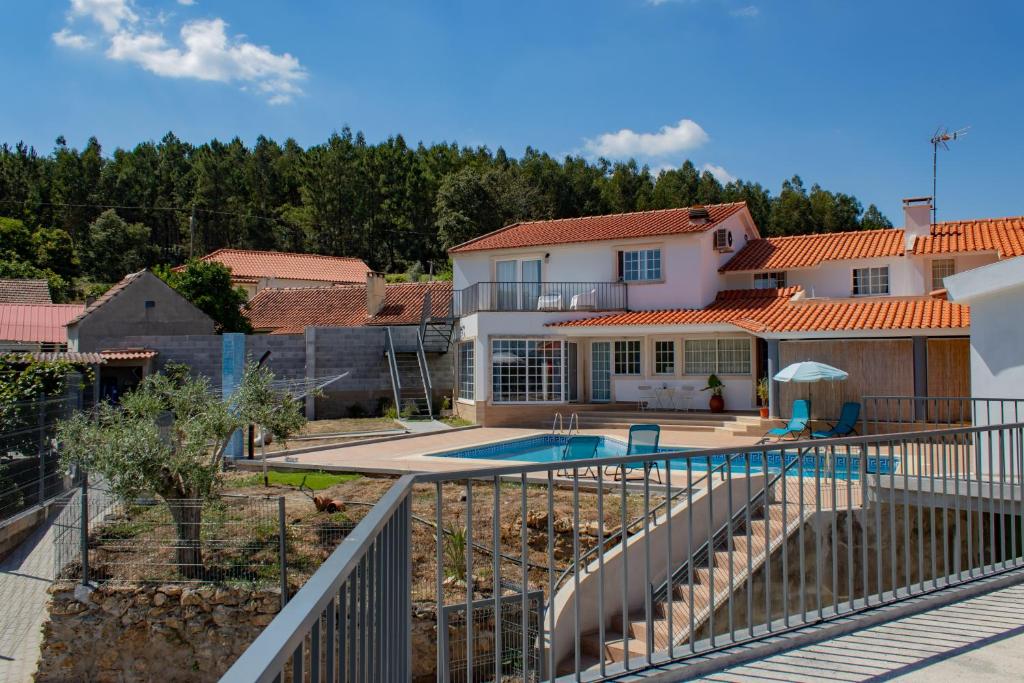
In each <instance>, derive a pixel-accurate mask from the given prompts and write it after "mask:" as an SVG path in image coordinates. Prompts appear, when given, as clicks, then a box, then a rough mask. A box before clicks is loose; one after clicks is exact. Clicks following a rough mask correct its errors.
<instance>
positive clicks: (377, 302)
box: [366, 270, 384, 317]
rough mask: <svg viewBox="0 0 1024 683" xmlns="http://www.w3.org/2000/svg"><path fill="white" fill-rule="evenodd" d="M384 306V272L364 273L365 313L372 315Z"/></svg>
mask: <svg viewBox="0 0 1024 683" xmlns="http://www.w3.org/2000/svg"><path fill="white" fill-rule="evenodd" d="M382 308H384V273H375V272H373V271H372V270H371V271H367V273H366V313H367V315H369V316H370V317H373V316H375V315H377V314H378V313H380V309H382Z"/></svg>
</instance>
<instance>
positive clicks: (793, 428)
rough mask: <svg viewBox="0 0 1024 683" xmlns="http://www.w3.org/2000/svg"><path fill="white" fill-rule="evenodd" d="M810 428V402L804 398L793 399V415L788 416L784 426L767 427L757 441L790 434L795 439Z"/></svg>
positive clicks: (765, 440)
mask: <svg viewBox="0 0 1024 683" xmlns="http://www.w3.org/2000/svg"><path fill="white" fill-rule="evenodd" d="M810 429H811V402H810V401H808V400H806V399H802V398H801V399H798V400H796V401H793V417H791V418H789V422H788V423H787V424H786V426H785V427H776V428H774V429H769V430H768V431H767V432H765V433H764V436H762V437H761V440H760V441H758V443H765V442H767V441H768V440H770V439H772V438H774V439H776V440H778V441H781V440H782V439H784V438H786V437H787V436H791V437H792V438H794V439H796V438H798V437H799V436H800V435H801V434H803V433H804V432H809V431H810Z"/></svg>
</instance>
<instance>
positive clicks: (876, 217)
mask: <svg viewBox="0 0 1024 683" xmlns="http://www.w3.org/2000/svg"><path fill="white" fill-rule="evenodd" d="M860 227H861V228H862V229H863V230H878V229H881V228H891V227H892V223H891V222H890V221H889V219H888V218H886V217H885V214H883V213H882V212H881V211H880V210H879V208H878V207H877V206H875V205H874V204H871V205H870V206H868V208H867V210H866V211H864V216H863V217H861V219H860Z"/></svg>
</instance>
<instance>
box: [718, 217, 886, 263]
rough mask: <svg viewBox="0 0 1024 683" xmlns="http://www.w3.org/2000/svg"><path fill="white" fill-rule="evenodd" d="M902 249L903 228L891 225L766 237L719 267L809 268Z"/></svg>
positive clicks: (753, 242)
mask: <svg viewBox="0 0 1024 683" xmlns="http://www.w3.org/2000/svg"><path fill="white" fill-rule="evenodd" d="M904 250H905V246H904V238H903V230H899V229H892V228H889V229H885V230H860V231H854V232H831V233H821V234H817V235H794V236H792V237H769V238H765V239H756V240H750V241H749V242H747V244H746V246H744V247H743V249H741V250H740V252H739V253H738V254H736V255H735V256H733V257H732V258H731V259H729V262H728V263H726V264H725V265H724V266H722V267H721V268H720V270H721V272H723V273H724V272H730V271H740V270H788V269H790V268H809V267H812V266H816V265H818V264H819V263H822V262H823V261H839V260H848V259H860V258H877V257H880V256H902V255H903V252H904Z"/></svg>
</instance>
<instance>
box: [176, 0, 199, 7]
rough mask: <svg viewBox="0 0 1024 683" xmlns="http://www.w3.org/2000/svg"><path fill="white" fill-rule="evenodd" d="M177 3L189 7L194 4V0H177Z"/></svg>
mask: <svg viewBox="0 0 1024 683" xmlns="http://www.w3.org/2000/svg"><path fill="white" fill-rule="evenodd" d="M178 4H179V5H185V6H186V7H191V6H192V5H194V4H196V0H178Z"/></svg>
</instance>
